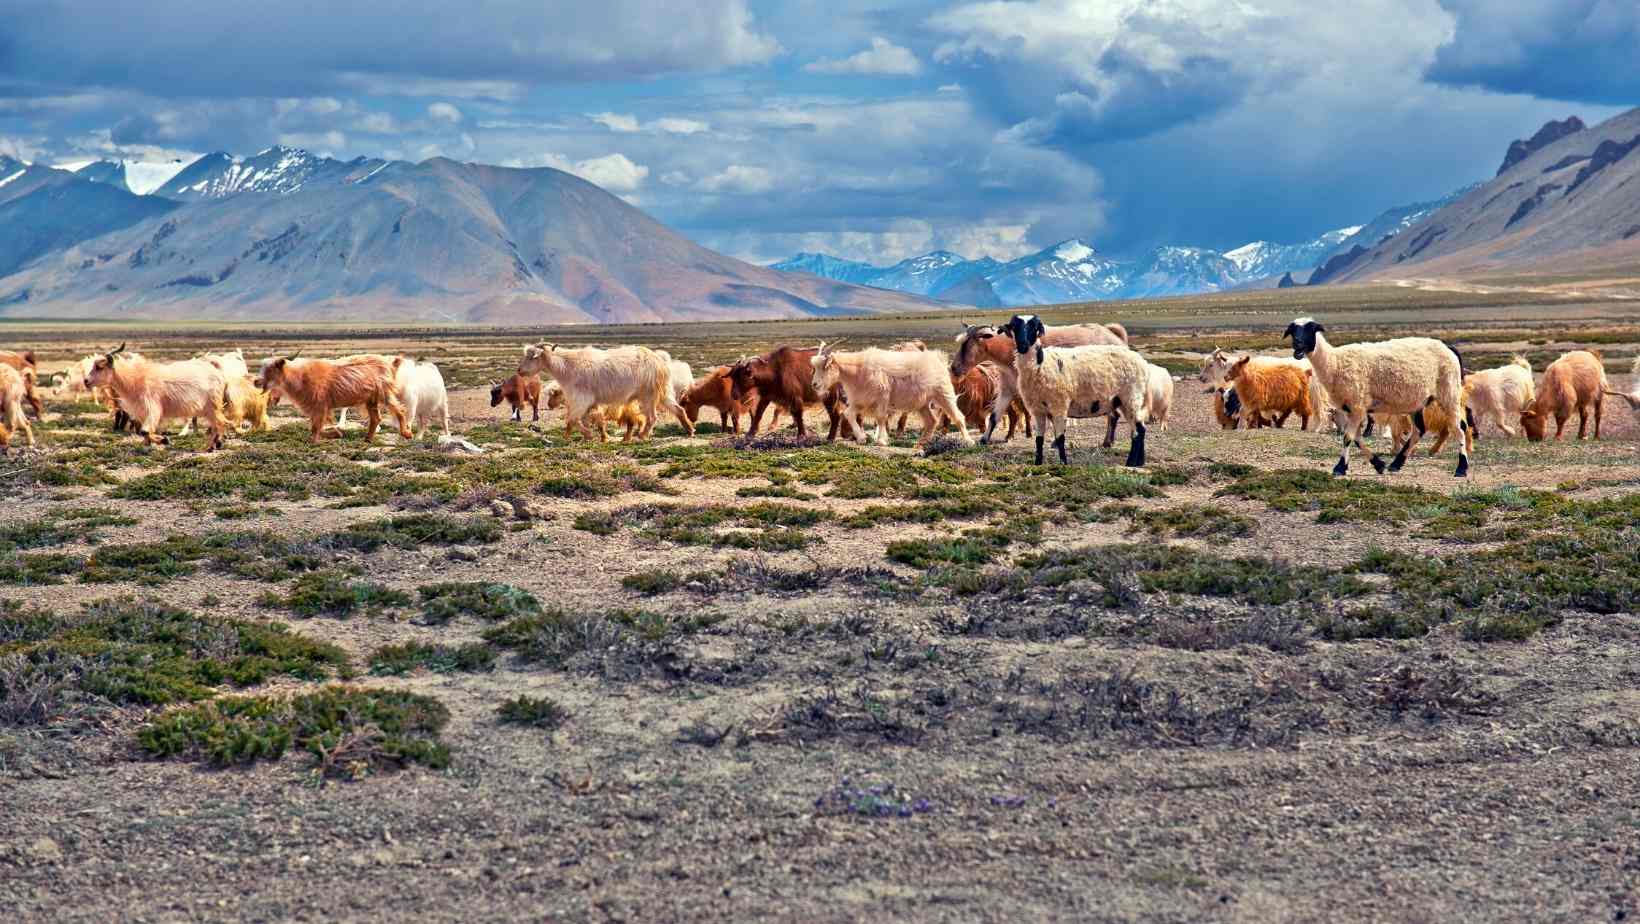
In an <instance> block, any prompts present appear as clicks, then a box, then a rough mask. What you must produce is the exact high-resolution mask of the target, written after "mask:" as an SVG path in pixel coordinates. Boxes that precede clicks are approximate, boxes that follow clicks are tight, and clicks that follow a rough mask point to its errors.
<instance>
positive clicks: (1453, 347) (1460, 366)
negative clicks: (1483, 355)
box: [1441, 340, 1463, 379]
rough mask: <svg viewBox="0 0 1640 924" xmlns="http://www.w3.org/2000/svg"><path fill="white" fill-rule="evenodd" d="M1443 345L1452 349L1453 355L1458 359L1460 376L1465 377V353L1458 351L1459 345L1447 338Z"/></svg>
mask: <svg viewBox="0 0 1640 924" xmlns="http://www.w3.org/2000/svg"><path fill="white" fill-rule="evenodd" d="M1441 346H1444V347H1446V348H1447V349H1449V350H1451V351H1452V355H1453V356H1454V357H1455V358H1456V359H1457V360H1458V377H1459V378H1460V379H1461V378H1463V354H1462V353H1459V352H1458V348H1457V347H1455V346H1453V345H1452V344H1450V343H1447V342H1446V341H1445V340H1442V341H1441Z"/></svg>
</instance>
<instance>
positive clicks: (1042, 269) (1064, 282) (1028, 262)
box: [985, 238, 1126, 306]
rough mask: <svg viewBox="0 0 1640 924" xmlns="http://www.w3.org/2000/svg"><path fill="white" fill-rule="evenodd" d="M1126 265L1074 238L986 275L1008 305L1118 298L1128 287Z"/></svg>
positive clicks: (999, 296)
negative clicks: (1124, 268)
mask: <svg viewBox="0 0 1640 924" xmlns="http://www.w3.org/2000/svg"><path fill="white" fill-rule="evenodd" d="M1121 269H1122V265H1121V264H1119V263H1117V262H1116V261H1114V260H1110V259H1107V258H1106V257H1104V256H1102V255H1100V254H1099V252H1098V251H1096V250H1094V249H1093V248H1092V247H1089V246H1088V245H1087V244H1085V243H1083V242H1082V241H1079V240H1076V239H1075V238H1072V239H1071V240H1068V241H1061V242H1060V243H1058V244H1055V245H1054V246H1052V247H1049V248H1048V249H1046V250H1042V251H1039V252H1037V253H1033V254H1030V255H1028V256H1023V257H1020V258H1019V259H1017V260H1012V261H1009V262H1008V263H1004V264H1001V265H1000V266H997V267H996V268H995V269H993V270H991V271H990V272H988V273H986V274H985V278H986V280H987V281H989V282H990V283H991V288H992V289H993V290H995V291H996V293H997V297H998V298H1000V299H1001V300H1002V303H1003V304H1004V305H1010V306H1012V305H1051V304H1056V303H1059V302H1079V301H1098V300H1101V299H1107V298H1117V297H1119V296H1118V293H1119V292H1121V290H1122V287H1123V285H1125V284H1126V279H1125V278H1124V276H1123V274H1122V272H1121Z"/></svg>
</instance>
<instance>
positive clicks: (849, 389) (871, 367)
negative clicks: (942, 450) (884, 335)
mask: <svg viewBox="0 0 1640 924" xmlns="http://www.w3.org/2000/svg"><path fill="white" fill-rule="evenodd" d="M809 364H810V366H811V367H812V368H813V369H814V381H813V383H812V384H813V387H814V391H815V392H817V393H822V394H823V393H826V392H829V391H831V390H832V389H833V388H836V387H839V386H841V387H842V389H843V398H844V400H845V401H847V402H848V407H847V409H846V410H845V417H846V419H847V420H848V423H849V428H850V429H851V430H853V432H854V437H855V439H858V440H859V441H860V442H862V443H863V442H865V441H866V435H865V431H864V430H863V429H862V428H861V426H860V414H861V412H865V413H868V414H870V415H872V416H873V417H875V418H876V420H877V437H876V439H877V444H878V445H879V446H886V445H888V422H889V420H890V419H892V417H893V413H894V412H895V411H915V412H916V413H917V414H918V415H920V416H921V418H922V436H921V437H920V438H919V439H918V440H917V448H918V449H924V448H926V447H927V446H928V444H929V443H930V442H931V441H932V440H933V439H934V435H935V425H936V424H937V422H938V420H939V418H938V417H936V416H935V414H934V410H931V408H932V409H937V410H938V411H939V412H941V413H943V414H945V415H946V417H947V418H949V419H951V420H953V421H955V422H956V424H957V432H958V433H960V434H962V441H963V443H964V444H966V445H972V444H973V442H974V438H973V437H972V436H970V435H969V434H968V425H967V423H966V422H965V420H964V418H963V414H962V411H961V410H960V409H959V408H958V407H957V394H956V391H955V390H954V389H953V388H952V387H951V375H950V373H949V372H947V370H946V364H947V360H946V358H945V354H944V353H941V352H938V351H929V352H920V353H905V352H896V351H893V350H879V349H867V350H859V351H856V352H850V353H839V352H837V351H835V350H833V349H832V348H830V347H828V346H826V344H825V343H824V342H823V341H822V342H821V344H820V348H819V349H818V350H816V351H815V354H814V356H813V357H812V358H811V359H810V360H809Z"/></svg>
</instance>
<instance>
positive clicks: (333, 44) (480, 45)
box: [0, 0, 781, 97]
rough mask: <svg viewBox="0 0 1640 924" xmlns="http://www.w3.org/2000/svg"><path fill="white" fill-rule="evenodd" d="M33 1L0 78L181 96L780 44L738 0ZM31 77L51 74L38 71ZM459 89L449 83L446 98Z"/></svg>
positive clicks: (708, 69) (576, 76) (611, 72)
mask: <svg viewBox="0 0 1640 924" xmlns="http://www.w3.org/2000/svg"><path fill="white" fill-rule="evenodd" d="M141 6H142V14H141V26H142V27H141V28H140V29H132V28H130V24H131V19H130V3H129V2H128V0H36V2H33V3H30V4H28V12H27V15H12V16H7V17H5V22H4V25H3V26H0V29H3V30H4V31H3V33H0V47H3V48H4V49H5V53H4V54H0V78H7V77H12V78H17V79H27V80H42V79H45V80H50V81H55V82H57V83H58V84H59V85H60V86H62V87H64V88H70V89H77V88H86V87H110V86H118V87H124V88H129V89H140V90H145V91H150V92H153V93H156V94H175V95H193V96H215V97H238V96H313V95H319V94H321V93H326V92H330V91H333V90H337V89H351V88H356V87H357V86H358V85H360V84H361V83H365V84H368V83H372V82H373V83H374V84H375V85H376V86H378V87H381V88H390V87H391V86H392V85H393V84H394V83H395V82H407V83H409V84H411V85H415V86H418V87H419V89H420V90H421V91H422V92H425V90H426V88H427V86H428V85H429V84H430V83H432V84H444V85H446V86H448V85H451V84H455V85H459V84H462V83H467V84H472V83H474V82H476V83H477V84H478V85H481V86H482V85H485V84H488V85H489V86H490V87H491V88H492V89H504V88H505V87H506V86H507V85H509V84H515V83H516V84H525V85H535V86H538V85H543V84H563V83H578V84H581V83H590V82H597V81H625V80H635V79H645V78H651V77H657V76H661V75H666V74H677V73H712V72H715V71H720V70H725V69H732V68H738V67H749V66H757V65H762V64H765V63H767V62H768V61H770V60H771V59H773V58H774V57H775V55H777V54H779V52H780V50H781V48H780V44H779V42H777V41H776V40H775V39H774V38H773V37H771V36H769V35H768V34H766V33H764V32H763V31H762V30H761V29H760V28H759V26H758V24H757V23H756V21H755V20H754V18H753V16H752V14H751V12H750V10H749V9H748V8H747V6H746V0H696V2H693V3H690V4H687V5H679V4H674V3H669V2H665V0H600V2H598V3H583V2H580V0H537V2H533V3H517V2H509V0H478V2H475V3H472V4H468V5H466V6H465V7H463V8H462V10H461V12H460V15H458V16H452V15H451V12H450V10H451V8H450V6H449V4H448V3H447V2H446V0H402V2H399V3H396V4H394V5H393V8H392V11H391V13H390V14H387V15H388V16H389V18H390V19H391V24H390V25H391V27H390V28H383V27H382V25H383V15H384V13H383V9H382V7H381V4H380V3H378V2H374V0H333V2H331V3H327V4H325V6H324V10H323V14H322V15H321V14H319V12H317V10H316V9H315V8H314V7H312V5H310V4H285V5H278V4H275V5H272V6H268V5H257V4H237V3H228V4H219V5H216V6H213V7H212V8H211V10H210V15H208V16H202V15H201V7H200V4H199V3H198V0H144V2H143V3H142V4H141ZM41 75H47V76H46V77H42V76H41ZM449 95H457V94H449Z"/></svg>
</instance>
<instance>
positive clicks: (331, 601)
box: [261, 571, 411, 619]
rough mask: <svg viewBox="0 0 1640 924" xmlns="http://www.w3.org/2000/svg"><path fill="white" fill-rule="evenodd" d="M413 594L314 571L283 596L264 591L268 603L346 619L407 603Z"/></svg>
mask: <svg viewBox="0 0 1640 924" xmlns="http://www.w3.org/2000/svg"><path fill="white" fill-rule="evenodd" d="M410 600H411V598H410V595H409V594H407V593H405V592H404V591H401V590H393V589H392V588H389V587H384V586H382V585H380V584H374V583H371V582H369V581H350V580H348V578H347V576H346V575H344V574H342V573H341V572H338V571H314V572H311V573H308V574H304V575H302V576H301V577H298V578H297V579H296V582H295V583H294V584H292V585H291V589H290V592H289V593H288V594H286V595H284V596H283V597H281V596H279V595H277V594H265V595H264V596H263V598H262V601H261V602H262V603H263V605H265V606H277V607H282V608H284V609H287V610H290V611H291V612H292V613H295V614H296V615H298V616H302V617H314V616H330V617H333V618H337V619H346V618H348V617H350V616H352V615H353V614H354V613H355V612H362V613H378V612H381V611H382V610H385V609H388V608H392V607H400V606H408V605H409V604H410Z"/></svg>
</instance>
